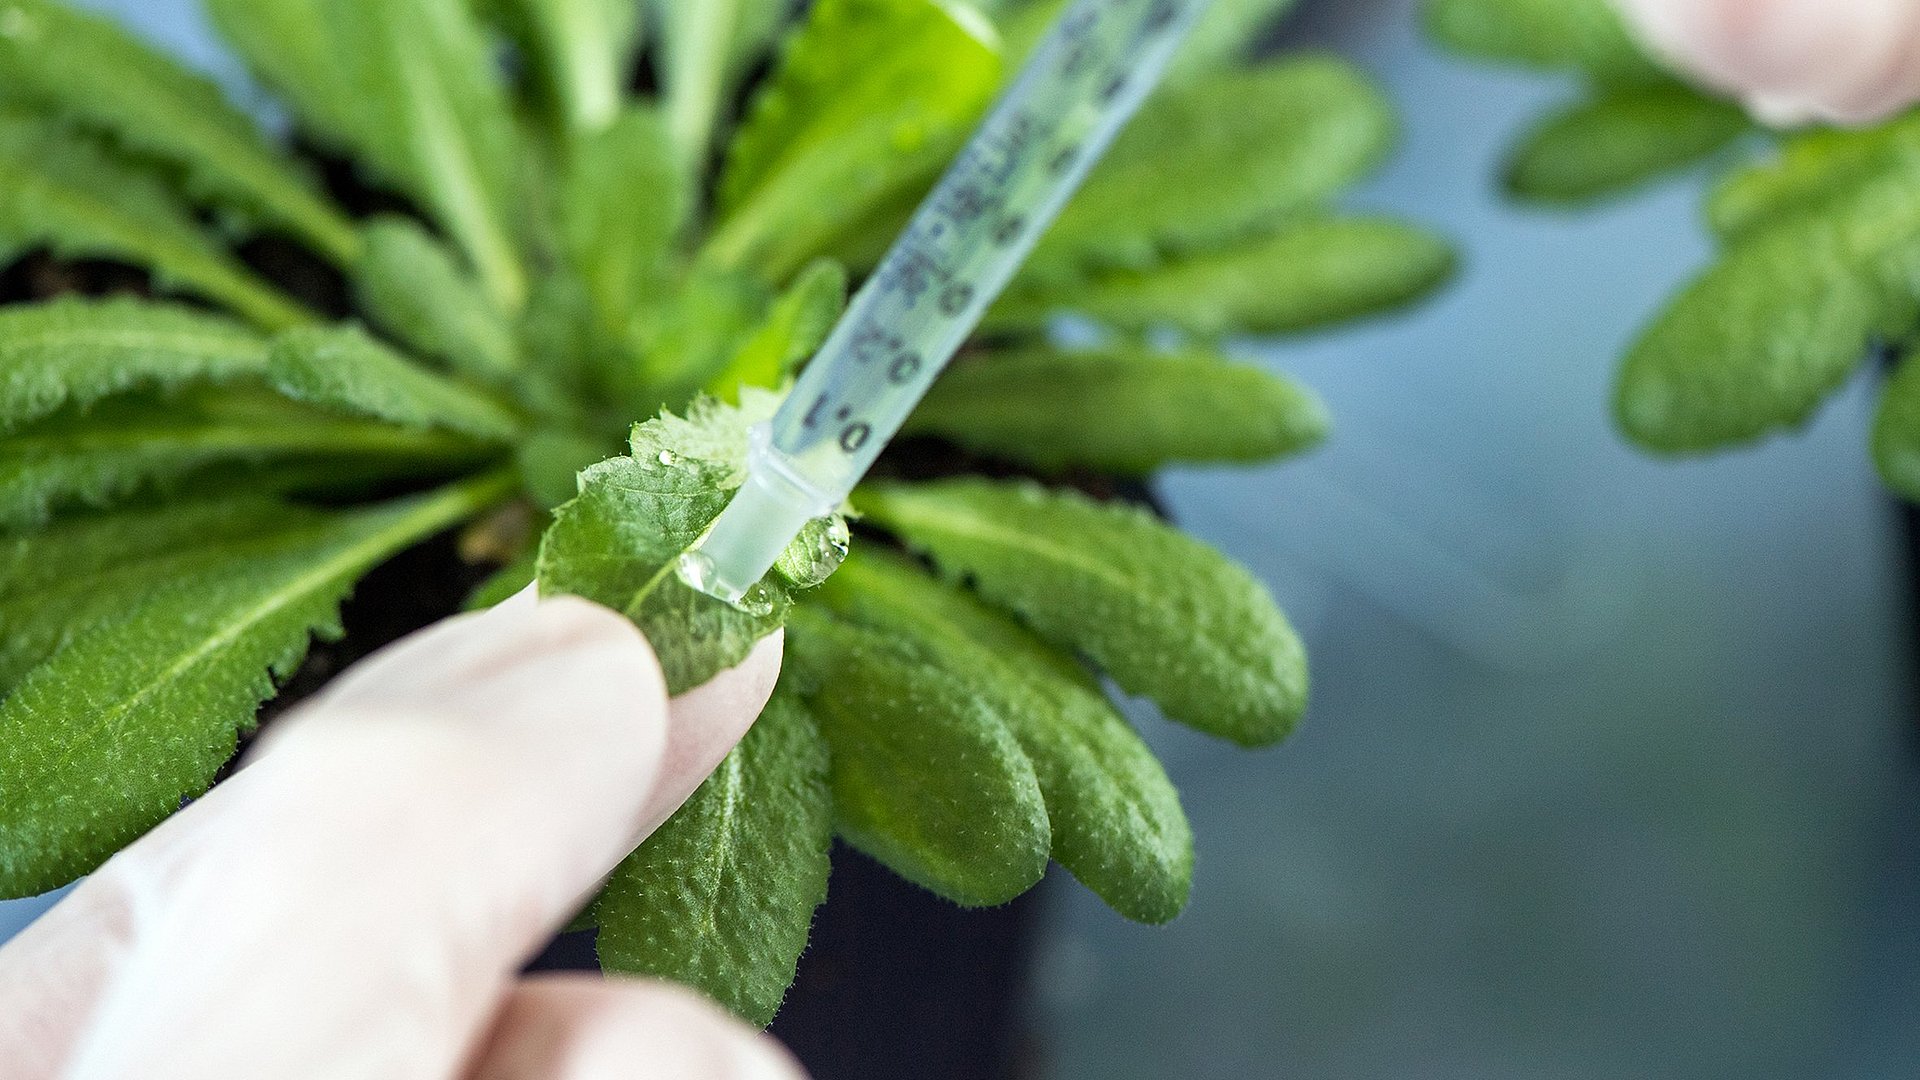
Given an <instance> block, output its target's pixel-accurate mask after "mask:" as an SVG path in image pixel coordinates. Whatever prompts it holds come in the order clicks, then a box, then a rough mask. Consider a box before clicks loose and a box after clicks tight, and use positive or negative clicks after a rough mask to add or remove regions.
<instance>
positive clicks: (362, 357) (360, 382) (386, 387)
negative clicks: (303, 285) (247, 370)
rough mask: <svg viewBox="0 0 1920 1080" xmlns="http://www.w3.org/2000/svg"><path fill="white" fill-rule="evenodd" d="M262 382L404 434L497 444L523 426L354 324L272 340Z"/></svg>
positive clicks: (488, 400) (296, 397) (474, 392)
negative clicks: (431, 434)
mask: <svg viewBox="0 0 1920 1080" xmlns="http://www.w3.org/2000/svg"><path fill="white" fill-rule="evenodd" d="M267 379H268V381H269V382H271V383H272V384H273V387H274V389H276V390H279V391H280V392H281V393H283V394H285V395H287V396H288V397H290V398H292V399H293V400H295V401H304V402H306V403H308V404H310V405H318V406H320V407H322V408H326V409H337V410H340V411H342V412H346V413H350V414H353V415H356V416H365V417H370V418H372V419H376V420H385V421H388V422H389V423H394V424H398V425H400V426H401V427H404V428H412V429H415V430H428V429H433V430H439V431H448V432H453V433H456V434H460V435H469V436H472V437H473V438H475V439H480V440H483V441H495V442H503V441H506V440H508V439H510V438H512V437H513V435H515V434H516V433H517V432H519V431H520V429H521V427H522V424H521V421H520V419H519V418H518V417H516V416H515V415H514V414H513V413H511V412H509V411H508V410H507V409H506V408H504V407H503V406H501V405H500V404H499V403H498V402H496V401H494V400H493V399H492V398H489V397H488V396H486V395H485V394H482V393H480V392H479V391H477V390H474V389H472V388H471V387H468V386H466V385H464V384H461V383H457V382H454V381H453V380H451V379H448V378H446V377H445V376H441V375H435V374H433V373H432V372H430V371H427V370H426V369H425V368H422V367H420V366H418V365H416V364H413V363H410V362H408V361H407V360H406V359H404V358H403V357H401V356H400V355H399V354H398V353H395V352H394V351H393V350H391V349H389V348H387V347H386V346H385V345H382V344H380V343H379V342H378V341H375V340H374V339H373V338H371V337H369V336H368V335H367V333H366V332H365V331H364V330H361V329H359V328H357V327H353V326H344V327H333V326H327V327H318V326H316V327H309V328H306V329H301V330H291V331H288V332H287V333H285V334H282V335H280V336H279V337H277V338H275V339H274V341H273V348H272V351H271V353H270V355H269V357H268V360H267Z"/></svg>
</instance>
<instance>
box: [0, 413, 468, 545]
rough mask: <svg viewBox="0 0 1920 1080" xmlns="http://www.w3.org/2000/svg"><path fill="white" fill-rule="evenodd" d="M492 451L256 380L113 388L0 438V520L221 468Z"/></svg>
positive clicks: (418, 461)
mask: <svg viewBox="0 0 1920 1080" xmlns="http://www.w3.org/2000/svg"><path fill="white" fill-rule="evenodd" d="M489 453H490V451H489V449H488V448H487V447H485V446H484V445H481V444H477V443H475V442H474V441H473V440H472V439H470V438H466V437H459V436H449V435H445V434H442V433H439V432H416V431H408V430H405V429H403V428H398V427H395V426H393V425H391V424H387V423H379V422H369V421H365V420H355V419H346V418H338V417H331V416H327V415H325V414H319V413H315V412H313V411H311V410H308V409H305V408H302V407H300V406H297V405H295V404H294V403H292V402H289V401H286V400H285V399H283V398H279V397H277V396H270V395H267V394H265V393H264V392H258V391H254V392H248V391H247V390H246V389H239V390H235V391H226V390H221V391H218V392H207V393H192V394H185V395H179V396H176V397H172V398H167V399H155V398H151V397H141V396H138V395H135V396H132V397H128V398H115V399H111V400H108V401H104V402H101V403H100V404H98V405H96V406H95V407H93V408H92V409H91V410H90V411H88V412H85V413H80V412H75V411H71V410H68V411H63V412H61V413H59V414H56V415H54V416H51V417H48V418H47V419H45V420H41V421H38V422H36V423H33V424H29V425H26V426H25V427H22V428H20V429H19V430H17V431H15V432H13V433H11V434H9V435H8V436H7V437H6V438H4V439H0V527H15V528H17V527H23V526H31V525H38V524H40V523H42V522H44V521H45V520H46V519H47V518H48V517H49V516H50V515H51V514H52V513H53V512H55V511H56V510H64V509H66V508H68V507H72V506H89V507H96V508H101V507H110V506H113V505H116V504H118V503H120V502H122V501H124V500H125V499H127V498H128V497H130V496H132V495H134V494H136V493H138V492H142V491H148V490H156V489H157V490H160V491H171V490H175V489H178V488H179V487H181V486H183V485H184V484H186V483H187V482H188V481H190V480H193V479H194V478H197V477H203V476H208V475H211V474H212V473H213V472H214V471H215V470H217V469H221V468H225V469H229V470H231V471H230V472H229V473H227V474H225V476H224V480H225V481H226V482H227V483H229V484H240V485H250V486H262V487H265V488H266V489H272V485H273V483H274V482H275V481H276V480H277V479H279V477H277V476H276V475H275V474H276V473H277V472H279V471H282V470H285V471H287V472H288V473H289V474H290V475H289V477H288V479H293V478H294V477H295V476H297V473H298V470H297V468H296V466H299V465H302V464H304V465H307V466H314V465H316V464H324V466H325V469H324V471H325V472H327V473H331V474H338V475H342V476H350V475H358V472H359V471H361V470H371V471H372V475H373V476H375V477H379V476H386V477H396V478H397V477H406V476H434V475H445V474H446V473H447V472H448V471H449V470H450V469H454V468H457V467H459V466H463V465H471V464H475V463H478V462H480V461H483V460H484V459H485V458H486V457H487V456H488V455H489Z"/></svg>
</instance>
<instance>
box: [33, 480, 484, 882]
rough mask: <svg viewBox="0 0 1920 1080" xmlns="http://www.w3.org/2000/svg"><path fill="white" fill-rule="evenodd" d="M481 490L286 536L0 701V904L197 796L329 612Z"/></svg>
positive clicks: (125, 623) (163, 597)
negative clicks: (0, 898) (372, 571)
mask: <svg viewBox="0 0 1920 1080" xmlns="http://www.w3.org/2000/svg"><path fill="white" fill-rule="evenodd" d="M503 492H504V489H503V488H502V486H501V485H500V484H498V483H497V482H495V481H478V482H474V483H472V484H467V485H462V486H458V487H455V488H450V489H446V490H444V491H441V492H437V493H434V494H431V495H427V496H421V497H418V498H415V499H410V500H404V501H402V502H398V503H393V504H388V505H386V506H383V507H379V508H375V509H372V510H366V511H360V512H357V513H351V514H342V515H337V516H336V517H334V518H333V519H331V520H330V521H329V522H327V523H326V524H324V525H321V526H319V527H317V528H314V529H309V530H297V531H296V532H294V533H292V534H290V535H289V538H288V539H287V541H286V542H285V543H283V544H280V545H275V546H273V547H271V548H268V549H266V550H263V551H261V552H260V553H258V554H257V555H255V556H252V557H249V558H245V559H239V560H231V561H223V563H224V564H223V565H222V566H221V567H220V569H219V571H218V572H217V573H214V574H210V575H207V576H204V577H201V578H199V579H185V580H176V581H174V582H172V583H170V584H169V585H168V586H166V587H163V588H161V589H158V590H155V591H154V592H152V593H151V594H149V596H148V597H147V598H146V600H145V602H143V603H141V604H139V605H137V606H135V607H134V608H133V609H131V610H129V611H126V612H125V613H124V617H123V618H122V619H120V620H118V621H116V622H113V623H110V624H106V625H102V626H100V627H97V628H95V629H93V630H91V631H88V632H86V633H84V634H82V635H80V636H78V637H77V638H75V640H73V641H72V642H71V643H69V644H68V645H67V646H66V647H65V648H63V649H61V650H60V652H59V653H58V654H57V655H55V656H54V657H53V658H51V659H49V660H48V661H47V662H46V663H45V664H43V665H42V666H40V667H38V668H36V669H34V670H33V671H32V672H31V673H30V674H29V675H28V676H27V677H26V678H25V679H24V680H22V681H21V683H20V684H19V686H18V687H16V688H15V689H14V691H13V692H12V693H11V694H10V695H8V697H7V698H6V700H5V701H4V703H0V790H5V791H6V792H7V798H6V799H5V800H4V801H0V895H4V896H10V897H11V896H30V895H34V894H36V893H40V892H45V891H46V890H48V889H51V888H54V887H57V886H59V885H62V884H65V883H66V882H68V881H71V880H73V879H74V878H76V877H78V876H80V875H81V874H84V873H87V872H89V871H91V870H93V869H94V868H95V867H96V866H98V865H99V864H100V863H101V862H102V861H103V860H105V859H106V857H107V856H109V855H111V854H112V853H113V852H114V851H116V850H118V849H119V848H120V847H122V846H124V845H125V844H127V843H128V842H130V841H131V840H133V839H134V838H135V837H137V836H139V835H140V834H141V833H143V832H145V831H146V830H147V829H149V828H151V827H152V826H154V825H155V824H157V823H158V822H159V821H160V820H161V819H163V818H165V817H166V816H167V815H169V814H171V813H172V812H173V811H174V810H176V809H178V808H179V805H180V799H181V798H182V797H183V796H187V795H194V794H198V793H199V792H201V791H203V790H205V788H206V786H207V784H208V783H209V782H210V781H211V780H212V778H213V774H214V772H215V770H217V769H218V768H219V766H220V765H221V764H222V763H223V762H224V761H225V760H226V759H227V758H228V757H229V756H231V755H232V753H233V746H234V739H235V736H236V733H237V732H239V731H240V730H241V729H243V728H245V727H246V726H248V725H249V724H251V723H252V717H253V712H254V709H255V707H256V706H257V705H258V704H259V703H260V701H261V700H263V699H265V698H266V697H268V696H269V695H270V694H271V693H272V687H273V684H272V681H271V680H272V677H273V676H275V675H286V674H288V673H290V672H291V671H292V669H293V667H294V666H295V665H296V664H297V663H298V662H299V660H300V658H301V657H302V656H303V655H304V654H305V651H306V647H307V641H308V638H309V636H310V635H312V634H313V633H316V632H318V633H321V634H322V635H329V634H337V633H338V622H337V619H338V615H337V610H338V605H339V602H340V600H341V599H342V598H343V597H344V596H345V595H346V593H347V591H348V590H349V589H351V588H352V585H353V583H354V581H355V580H357V579H358V578H359V576H360V575H361V574H363V573H365V572H366V570H368V569H369V568H371V567H372V566H373V565H375V564H376V563H378V562H380V561H382V560H383V559H385V558H386V557H387V556H388V555H390V554H392V553H393V552H394V551H396V550H398V549H399V548H402V547H405V546H407V545H408V544H410V543H412V542H414V541H416V540H418V539H421V538H422V537H424V536H427V535H431V534H432V533H435V532H438V531H440V530H442V529H444V528H447V527H448V526H450V525H452V524H454V523H456V522H457V521H459V520H461V519H462V518H464V517H466V516H468V515H470V514H472V513H474V512H476V511H477V510H478V509H479V508H482V507H484V506H485V505H487V504H489V503H490V502H492V501H493V500H495V499H497V498H498V497H500V495H501V494H503Z"/></svg>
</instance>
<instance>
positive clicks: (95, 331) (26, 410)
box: [0, 299, 267, 431]
mask: <svg viewBox="0 0 1920 1080" xmlns="http://www.w3.org/2000/svg"><path fill="white" fill-rule="evenodd" d="M266 359H267V345H266V340H265V339H264V338H262V337H261V336H260V335H259V334H257V333H255V332H253V331H252V330H249V329H247V328H246V327H243V326H239V325H236V324H234V323H232V322H229V321H228V320H226V319H221V318H217V317H215V316H211V315H206V314H202V313H200V312H196V311H192V310H189V309H186V308H181V307H175V306H171V305H164V304H152V303H146V302H142V301H136V300H127V299H115V300H81V299H62V300H55V301H53V302H51V303H45V304H35V305H23V306H17V307H8V308H5V309H0V431H4V430H10V429H12V428H16V427H18V426H20V425H21V424H25V423H30V422H32V421H35V420H40V419H43V418H45V417H47V416H51V415H53V414H54V413H55V412H57V411H59V410H60V409H61V408H63V407H66V406H69V405H72V406H85V405H89V404H92V403H93V402H95V401H99V400H100V399H102V398H105V397H109V396H112V395H114V394H119V393H123V392H126V391H129V390H135V389H140V388H161V387H173V386H181V385H184V384H187V383H191V382H202V381H204V382H225V381H229V380H232V379H235V378H238V377H241V376H246V375H259V374H260V373H262V372H263V371H264V370H265V369H266Z"/></svg>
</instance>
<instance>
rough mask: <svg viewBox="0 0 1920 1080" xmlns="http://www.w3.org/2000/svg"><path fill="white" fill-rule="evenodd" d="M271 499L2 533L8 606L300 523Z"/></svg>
mask: <svg viewBox="0 0 1920 1080" xmlns="http://www.w3.org/2000/svg"><path fill="white" fill-rule="evenodd" d="M299 513H300V511H298V510H295V509H293V508H291V507H289V506H287V505H286V504H285V503H282V502H281V501H280V500H278V499H275V498H273V497H271V496H266V495H253V494H246V495H220V496H216V497H212V498H201V499H190V500H186V501H181V502H176V503H170V504H168V505H165V506H159V507H153V508H149V509H142V510H122V511H116V512H113V513H107V514H88V515H82V516H76V517H70V518H67V519H64V520H62V521H60V522H57V523H55V524H53V525H50V526H48V527H47V528H44V529H39V530H36V531H33V532H28V533H16V534H12V535H0V601H9V602H10V601H14V600H17V599H18V598H20V597H21V596H23V595H25V594H28V593H31V592H33V591H35V590H38V589H42V588H45V587H47V586H53V585H60V584H62V583H65V582H70V581H75V580H79V581H85V580H87V579H88V578H90V577H91V576H92V575H94V574H96V573H100V572H103V571H107V570H110V569H112V568H114V567H116V566H119V565H122V564H125V563H131V562H139V561H142V560H146V559H151V558H153V557H155V556H158V555H165V554H169V553H172V552H176V551H179V550H182V549H184V548H191V547H194V546H196V545H198V544H201V543H204V542H205V541H206V540H207V538H208V537H221V538H231V537H238V536H251V535H255V534H256V533H259V532H261V531H264V529H265V528H267V527H270V526H274V525H278V524H281V523H283V522H285V521H287V520H288V519H290V518H291V519H295V520H297V519H298V515H299Z"/></svg>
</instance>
